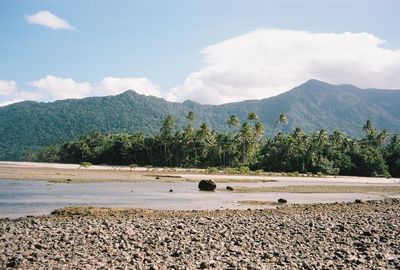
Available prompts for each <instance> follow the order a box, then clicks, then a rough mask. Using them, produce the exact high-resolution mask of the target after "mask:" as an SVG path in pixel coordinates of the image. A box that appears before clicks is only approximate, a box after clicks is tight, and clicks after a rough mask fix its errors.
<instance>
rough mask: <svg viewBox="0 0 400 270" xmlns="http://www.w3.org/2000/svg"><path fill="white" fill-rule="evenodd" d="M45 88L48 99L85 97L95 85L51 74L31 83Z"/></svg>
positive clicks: (42, 88)
mask: <svg viewBox="0 0 400 270" xmlns="http://www.w3.org/2000/svg"><path fill="white" fill-rule="evenodd" d="M29 84H30V85H31V86H34V87H36V88H38V89H40V90H44V91H45V93H44V96H45V97H46V98H47V99H51V100H54V99H67V98H83V97H87V96H90V95H91V94H92V90H93V87H92V86H91V84H90V83H88V82H75V81H74V80H73V79H69V78H59V77H55V76H51V75H47V76H46V77H44V78H42V79H40V80H37V81H33V82H30V83H29Z"/></svg>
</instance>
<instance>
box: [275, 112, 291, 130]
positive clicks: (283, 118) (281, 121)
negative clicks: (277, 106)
mask: <svg viewBox="0 0 400 270" xmlns="http://www.w3.org/2000/svg"><path fill="white" fill-rule="evenodd" d="M288 123H289V119H288V117H287V116H286V114H284V113H280V114H279V117H278V120H277V121H276V123H275V129H276V128H277V127H278V125H283V124H288Z"/></svg>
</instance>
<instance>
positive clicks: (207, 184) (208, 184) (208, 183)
mask: <svg viewBox="0 0 400 270" xmlns="http://www.w3.org/2000/svg"><path fill="white" fill-rule="evenodd" d="M216 188H217V184H215V182H214V181H213V180H201V181H200V182H199V189H200V190H205V191H214V190H215V189H216Z"/></svg>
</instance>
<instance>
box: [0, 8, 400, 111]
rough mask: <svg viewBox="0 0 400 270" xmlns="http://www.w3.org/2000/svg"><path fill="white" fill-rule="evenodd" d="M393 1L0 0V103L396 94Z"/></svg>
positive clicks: (399, 43)
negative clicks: (328, 88) (315, 85)
mask: <svg viewBox="0 0 400 270" xmlns="http://www.w3.org/2000/svg"><path fill="white" fill-rule="evenodd" d="M399 10H400V1H397V0H375V1H372V0H331V1H328V0H260V1H256V0H230V1H228V0H219V1H215V0H196V1H194V0H185V1H184V0H179V1H178V0H175V1H174V0H171V1H168V0H143V1H134V0H115V1H108V0H86V1H78V0H68V1H61V0H34V1H33V0H0V106H4V105H7V104H11V103H15V102H20V101H23V100H35V101H46V102H47V101H53V100H59V99H66V98H83V97H88V96H104V95H115V94H119V93H122V92H124V91H126V90H128V89H132V90H135V91H137V92H138V93H140V94H145V95H153V96H158V97H162V98H165V99H167V100H170V101H178V102H182V101H184V100H187V99H190V100H193V101H197V102H200V103H203V104H221V103H226V102H236V101H241V100H246V99H261V98H267V97H271V96H274V95H278V94H280V93H283V92H285V91H287V90H290V89H291V88H293V87H295V86H297V85H299V84H301V83H304V82H305V81H307V80H309V79H318V80H322V81H326V82H328V83H333V84H353V85H355V86H358V87H361V88H386V89H400V76H398V74H400V33H399V31H398V26H399V25H400V16H398V12H399Z"/></svg>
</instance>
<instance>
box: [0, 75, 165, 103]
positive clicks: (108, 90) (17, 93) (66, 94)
mask: <svg viewBox="0 0 400 270" xmlns="http://www.w3.org/2000/svg"><path fill="white" fill-rule="evenodd" d="M28 84H29V85H30V86H33V87H34V88H35V89H34V91H22V90H18V89H17V84H16V82H15V81H5V80H0V107H1V106H5V105H9V104H12V103H16V102H20V101H24V100H33V101H54V100H60V99H68V98H84V97H90V96H106V95H117V94H120V93H122V92H125V91H126V90H134V91H136V92H137V93H139V94H143V95H152V96H157V97H160V96H161V93H160V91H159V90H158V87H157V86H156V85H155V84H153V83H152V82H151V81H150V80H148V79H147V78H135V77H125V78H119V77H105V78H103V79H102V80H101V81H100V82H99V83H89V82H77V81H75V80H73V79H71V78H61V77H56V76H52V75H47V76H46V77H44V78H41V79H39V80H37V81H32V82H29V83H28Z"/></svg>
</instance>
